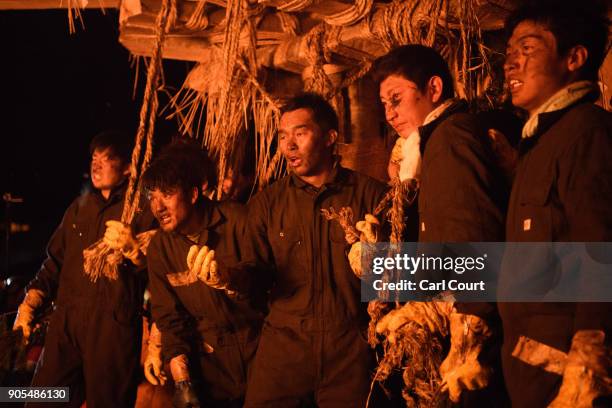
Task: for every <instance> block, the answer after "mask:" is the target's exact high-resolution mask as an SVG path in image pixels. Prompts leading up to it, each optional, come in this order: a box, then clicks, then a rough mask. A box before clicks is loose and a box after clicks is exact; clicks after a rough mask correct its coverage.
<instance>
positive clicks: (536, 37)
mask: <svg viewBox="0 0 612 408" xmlns="http://www.w3.org/2000/svg"><path fill="white" fill-rule="evenodd" d="M527 38H535V39H536V40H543V39H544V37H542V36H541V35H539V34H525V35H522V36H520V37H519V38H517V39H516V41H514V42H515V43H520V42H521V41H523V40H526V39H527ZM509 46H510V42H508V43H507V44H506V48H508V47H509Z"/></svg>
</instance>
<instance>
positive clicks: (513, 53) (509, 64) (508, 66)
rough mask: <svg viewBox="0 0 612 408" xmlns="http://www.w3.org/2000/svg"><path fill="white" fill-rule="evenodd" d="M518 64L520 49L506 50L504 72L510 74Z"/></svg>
mask: <svg viewBox="0 0 612 408" xmlns="http://www.w3.org/2000/svg"><path fill="white" fill-rule="evenodd" d="M517 66H518V50H516V49H511V50H509V51H508V52H506V60H505V61H504V73H506V74H508V73H509V72H510V71H512V70H513V69H516V67H517Z"/></svg>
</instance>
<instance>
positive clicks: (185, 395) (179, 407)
mask: <svg viewBox="0 0 612 408" xmlns="http://www.w3.org/2000/svg"><path fill="white" fill-rule="evenodd" d="M172 405H173V406H174V408H200V400H199V399H198V396H197V395H196V393H195V390H194V389H193V386H192V385H191V381H179V382H177V383H176V384H174V397H173V398H172Z"/></svg>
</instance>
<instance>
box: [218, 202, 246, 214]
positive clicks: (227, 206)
mask: <svg viewBox="0 0 612 408" xmlns="http://www.w3.org/2000/svg"><path fill="white" fill-rule="evenodd" d="M215 205H216V206H217V209H218V210H219V211H220V212H221V213H222V214H223V215H224V216H226V217H233V216H240V215H244V214H245V207H246V206H245V205H244V204H242V203H241V202H239V201H234V200H225V201H219V202H217V203H216V204H215Z"/></svg>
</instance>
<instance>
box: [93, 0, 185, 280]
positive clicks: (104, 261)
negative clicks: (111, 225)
mask: <svg viewBox="0 0 612 408" xmlns="http://www.w3.org/2000/svg"><path fill="white" fill-rule="evenodd" d="M176 13H177V12H176V0H163V2H162V8H161V10H160V12H159V14H158V16H157V22H156V41H155V46H154V48H153V54H152V56H151V63H150V64H149V67H148V71H147V83H146V86H145V94H144V98H143V103H142V107H141V110H140V124H139V127H138V131H137V133H136V142H135V145H134V150H133V151H132V162H131V165H130V179H129V184H128V188H127V191H126V193H125V200H124V203H123V213H122V215H121V222H123V223H124V224H131V223H132V221H133V219H134V216H135V214H136V210H137V209H138V207H139V205H140V196H141V185H140V176H142V173H144V171H145V170H146V168H147V166H148V164H149V162H150V160H151V157H152V156H153V133H154V130H155V119H156V117H157V109H158V105H159V102H158V97H157V88H158V85H159V83H160V77H161V70H162V55H161V50H162V45H163V42H164V38H165V35H166V33H168V32H169V31H170V28H171V27H172V26H173V25H174V22H175V21H176V15H177V14H176ZM143 142H144V143H146V146H145V152H144V158H143V160H142V164H141V166H140V172H139V171H138V170H139V169H138V163H139V161H140V156H141V148H142V144H143ZM153 233H154V232H153V231H147V232H144V233H142V234H139V235H138V236H137V239H138V240H139V242H140V241H142V242H143V243H146V242H147V241H150V238H151V236H152V235H153ZM83 258H84V264H83V267H84V270H85V274H86V275H87V276H88V277H89V278H90V280H91V281H92V282H96V281H97V280H98V279H99V278H100V277H102V276H104V277H107V278H108V279H111V280H116V279H117V278H118V273H119V265H120V264H121V263H122V262H123V255H122V254H121V252H120V251H118V250H113V249H111V248H110V247H108V246H107V245H106V244H105V243H104V242H103V241H102V240H99V241H97V242H96V243H94V244H93V245H91V246H90V247H88V248H87V249H85V250H84V251H83Z"/></svg>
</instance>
